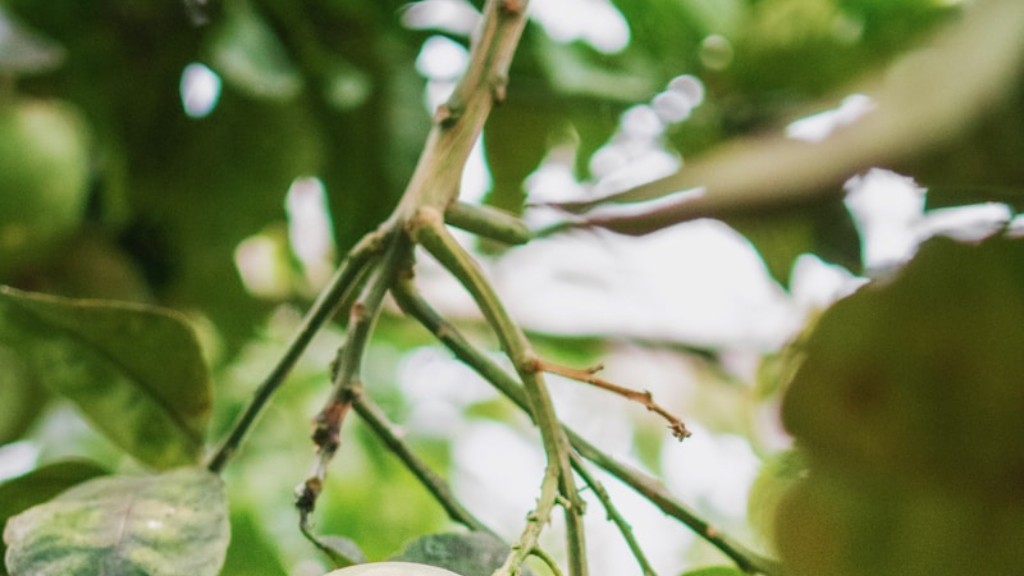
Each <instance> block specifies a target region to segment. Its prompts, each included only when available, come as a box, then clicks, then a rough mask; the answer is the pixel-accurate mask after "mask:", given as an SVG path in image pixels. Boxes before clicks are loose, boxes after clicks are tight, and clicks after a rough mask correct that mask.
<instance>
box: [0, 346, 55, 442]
mask: <svg viewBox="0 0 1024 576" xmlns="http://www.w3.org/2000/svg"><path fill="white" fill-rule="evenodd" d="M0 331H2V329H0ZM3 341H4V339H3V338H2V337H0V366H3V369H2V370H0V444H6V443H8V442H11V441H14V440H17V439H19V438H21V437H22V435H23V434H25V432H26V431H28V429H29V427H31V426H32V424H33V423H35V421H36V419H37V418H38V417H39V415H40V414H41V413H42V411H43V408H45V407H46V404H47V403H48V402H49V401H50V394H49V391H48V390H47V389H46V388H45V387H43V386H42V384H41V383H40V382H39V380H38V379H37V378H36V376H35V375H34V374H32V372H31V370H30V369H29V365H28V364H27V363H26V362H25V361H24V360H23V359H22V358H21V356H20V355H19V354H18V353H17V352H15V350H14V349H13V348H11V347H9V346H7V345H6V344H4V343H3Z"/></svg>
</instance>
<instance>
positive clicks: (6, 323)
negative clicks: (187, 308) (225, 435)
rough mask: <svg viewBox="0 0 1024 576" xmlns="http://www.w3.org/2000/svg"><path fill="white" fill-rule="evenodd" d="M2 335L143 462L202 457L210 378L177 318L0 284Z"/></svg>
mask: <svg viewBox="0 0 1024 576" xmlns="http://www.w3.org/2000/svg"><path fill="white" fill-rule="evenodd" d="M0 340H3V341H4V342H6V343H7V345H8V346H9V347H10V349H11V350H13V351H14V352H15V353H17V354H18V355H19V356H20V357H21V358H23V359H24V360H25V362H26V365H27V366H28V370H30V371H31V372H30V373H31V376H32V377H33V378H35V379H38V381H40V382H43V383H45V384H46V385H47V386H49V387H50V388H51V389H53V390H54V391H56V392H58V393H60V394H62V395H64V396H66V397H68V398H69V399H71V400H72V401H73V402H75V404H76V405H77V406H78V408H79V409H80V410H81V411H82V412H83V413H84V414H85V416H86V417H87V418H88V419H89V420H90V421H91V422H92V423H93V425H94V426H96V427H97V428H98V429H99V430H102V431H103V432H104V433H105V434H106V435H107V436H108V437H109V438H110V439H111V440H112V441H113V442H114V443H116V444H118V445H119V446H121V447H122V448H123V449H125V450H126V451H128V453H130V454H131V455H132V456H135V457H136V458H138V459H139V460H141V461H142V462H145V463H146V464H148V465H150V466H153V467H155V468H161V469H166V468H171V467H174V466H180V465H182V464H189V463H194V462H195V461H196V460H197V459H198V458H199V457H200V455H201V452H202V446H203V440H204V435H205V433H206V426H207V421H208V420H209V416H210V402H211V398H210V396H211V388H210V380H209V376H208V375H207V372H206V366H205V364H204V362H203V358H202V355H201V353H200V349H199V344H198V342H197V341H196V337H195V334H194V333H193V331H192V329H191V328H190V327H189V326H188V324H187V323H186V322H185V320H184V319H183V318H181V317H179V316H178V315H176V314H172V313H169V312H167V311H164V310H160V309H157V308H153V307H148V306H142V305H132V304H124V303H114V302H102V301H88V300H70V299H65V298H58V297H54V296H44V295H40V294H31V293H27V292H21V291H17V290H14V289H12V288H7V287H0Z"/></svg>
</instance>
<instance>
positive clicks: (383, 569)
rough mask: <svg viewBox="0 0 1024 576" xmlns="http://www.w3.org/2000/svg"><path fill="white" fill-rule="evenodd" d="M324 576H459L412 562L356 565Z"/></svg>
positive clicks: (442, 569)
mask: <svg viewBox="0 0 1024 576" xmlns="http://www.w3.org/2000/svg"><path fill="white" fill-rule="evenodd" d="M325 576H459V575H458V574H456V573H455V572H451V571H449V570H445V569H444V568H438V567H436V566H428V565H426V564H416V563H413V562H374V563H371V564H357V565H355V566H349V567H348V568H342V569H341V570H335V571H333V572H328V573H327V574H326V575H325Z"/></svg>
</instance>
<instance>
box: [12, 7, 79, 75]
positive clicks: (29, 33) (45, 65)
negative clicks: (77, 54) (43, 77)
mask: <svg viewBox="0 0 1024 576" xmlns="http://www.w3.org/2000/svg"><path fill="white" fill-rule="evenodd" d="M63 61H64V49H63V48H61V47H60V46H59V45H58V44H57V43H56V42H54V41H53V40H50V39H49V38H46V37H45V36H42V35H41V34H39V33H38V32H36V31H34V30H31V29H29V28H28V27H26V26H25V25H23V24H22V23H21V22H18V21H17V20H15V19H14V18H11V17H10V15H8V14H7V12H6V11H5V10H0V74H4V75H6V74H26V73H39V72H47V71H49V70H52V69H54V68H56V67H58V66H60V65H61V63H62V62H63Z"/></svg>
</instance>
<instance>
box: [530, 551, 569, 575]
mask: <svg viewBox="0 0 1024 576" xmlns="http://www.w3.org/2000/svg"><path fill="white" fill-rule="evenodd" d="M530 555H531V556H534V557H536V558H539V559H540V561H541V562H543V563H544V565H545V566H547V567H548V570H551V574H552V575H553V576H562V569H561V568H559V566H558V561H556V560H555V559H554V558H552V557H551V555H550V554H548V553H547V552H546V551H544V549H543V548H534V549H533V550H531V551H530Z"/></svg>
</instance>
